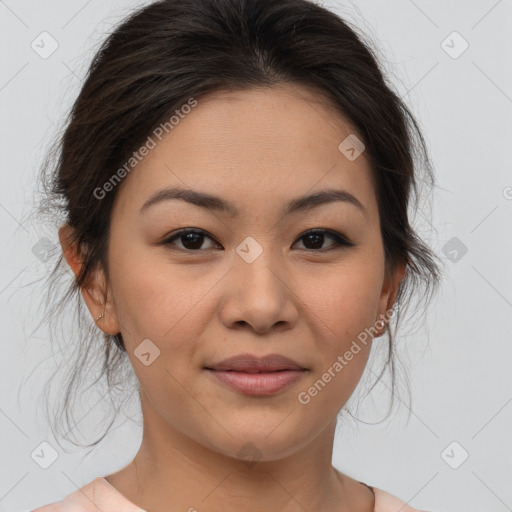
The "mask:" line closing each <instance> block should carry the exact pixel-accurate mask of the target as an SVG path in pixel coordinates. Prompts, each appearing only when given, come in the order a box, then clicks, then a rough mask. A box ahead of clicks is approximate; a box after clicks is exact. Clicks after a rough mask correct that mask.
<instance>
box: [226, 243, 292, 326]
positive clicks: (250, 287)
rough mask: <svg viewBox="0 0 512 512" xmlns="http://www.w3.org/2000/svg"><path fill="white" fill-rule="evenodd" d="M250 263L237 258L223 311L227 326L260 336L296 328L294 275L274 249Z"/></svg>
mask: <svg viewBox="0 0 512 512" xmlns="http://www.w3.org/2000/svg"><path fill="white" fill-rule="evenodd" d="M249 261H250V260H249ZM249 261H247V260H245V259H244V258H242V257H240V256H238V255H236V256H235V258H234V262H233V268H232V270H231V272H230V276H229V284H228V285H227V287H226V290H225V292H224V300H223V302H222V306H221V310H220V315H221V319H222V322H223V324H224V325H225V326H226V327H227V328H230V329H241V328H245V329H250V330H252V331H254V332H255V333H258V334H265V333H267V332H270V331H272V330H274V331H275V330H276V329H277V330H279V331H280V330H287V329H291V328H293V326H294V325H295V324H296V322H297V320H298V318H299V311H298V304H299V302H298V299H297V296H296V294H295V293H294V290H293V282H292V279H291V276H290V274H289V273H288V272H287V271H286V268H285V267H284V265H279V262H277V261H276V258H273V257H272V255H271V254H270V250H269V251H263V253H262V254H261V255H260V256H259V257H258V258H256V259H255V260H254V261H252V262H249Z"/></svg>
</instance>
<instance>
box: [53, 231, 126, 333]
mask: <svg viewBox="0 0 512 512" xmlns="http://www.w3.org/2000/svg"><path fill="white" fill-rule="evenodd" d="M72 235H73V228H71V226H69V225H68V224H64V225H63V226H61V227H60V228H59V240H60V245H61V247H62V253H63V255H64V258H65V260H66V262H67V263H68V265H69V266H70V268H71V270H72V271H73V274H74V275H75V278H77V277H78V275H79V273H80V270H81V269H82V264H83V258H82V255H81V254H79V251H78V249H77V247H76V243H75V242H74V241H73V238H72ZM80 291H81V293H82V296H83V298H84V300H85V303H86V304H87V308H88V309H89V311H90V313H91V315H92V317H93V319H94V321H95V323H96V324H97V326H98V327H99V328H100V329H101V330H102V331H104V332H105V333H107V334H111V335H115V334H117V333H119V332H120V331H121V329H120V328H119V321H118V318H117V313H116V310H115V304H114V302H113V300H112V297H111V295H112V294H111V291H110V289H108V290H107V283H106V279H105V274H104V272H103V271H102V270H100V269H97V270H95V271H94V272H93V275H92V276H91V277H90V278H89V279H88V281H87V284H86V285H84V286H83V287H81V288H80ZM102 313H103V316H102V317H101V318H100V319H98V317H99V316H100V315H101V314H102Z"/></svg>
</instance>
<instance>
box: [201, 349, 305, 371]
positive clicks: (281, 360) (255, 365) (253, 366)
mask: <svg viewBox="0 0 512 512" xmlns="http://www.w3.org/2000/svg"><path fill="white" fill-rule="evenodd" d="M205 368H206V369H208V370H224V371H226V370H233V371H238V372H247V373H256V372H275V371H279V370H305V369H306V368H304V367H303V366H301V365H300V364H299V363H297V362H296V361H294V360H293V359H290V358H288V357H285V356H282V355H279V354H269V355H267V356H264V357H257V356H253V355H251V354H240V355H237V356H233V357H229V358H228V359H224V360H223V361H220V362H218V363H215V364H212V365H209V366H206V367H205Z"/></svg>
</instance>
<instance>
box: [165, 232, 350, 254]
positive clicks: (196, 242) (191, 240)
mask: <svg viewBox="0 0 512 512" xmlns="http://www.w3.org/2000/svg"><path fill="white" fill-rule="evenodd" d="M326 238H330V239H331V240H334V243H333V244H331V245H330V246H328V247H327V248H323V249H322V246H323V244H324V242H325V240H326ZM205 239H209V240H211V241H213V242H215V243H214V244H213V245H210V247H206V248H204V247H203V248H202V249H201V247H202V245H203V244H204V241H205ZM298 240H304V241H305V242H304V243H305V245H306V246H309V247H305V250H313V251H315V252H327V251H332V250H334V249H337V248H341V247H353V246H354V245H355V244H353V243H352V242H350V241H349V240H348V239H347V238H346V237H344V236H343V235H341V234H340V233H337V232H335V231H330V230H327V229H312V230H310V231H307V232H306V233H304V234H303V235H302V236H301V237H300V238H299V239H298ZM175 242H179V243H180V244H181V246H180V245H179V244H177V243H175ZM162 244H163V245H175V246H177V248H178V250H183V251H196V252H197V251H200V250H208V249H214V248H222V246H221V245H220V244H219V243H218V242H217V241H216V240H215V239H214V238H213V237H211V236H210V235H208V234H207V232H206V231H204V230H202V229H192V228H185V229H181V230H180V231H178V232H176V233H174V234H173V235H172V236H171V237H170V238H168V239H166V240H164V241H163V242H162Z"/></svg>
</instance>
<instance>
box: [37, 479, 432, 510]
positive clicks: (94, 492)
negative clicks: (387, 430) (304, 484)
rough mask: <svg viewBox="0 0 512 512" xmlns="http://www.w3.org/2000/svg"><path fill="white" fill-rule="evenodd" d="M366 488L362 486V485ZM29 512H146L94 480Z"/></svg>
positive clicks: (393, 505)
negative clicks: (53, 501)
mask: <svg viewBox="0 0 512 512" xmlns="http://www.w3.org/2000/svg"><path fill="white" fill-rule="evenodd" d="M365 485H366V484H365ZM371 489H372V490H373V492H374V494H375V512H428V511H426V510H417V509H415V508H411V507H409V506H408V505H407V504H406V503H404V502H403V501H402V500H400V499H399V498H397V497H396V496H393V495H391V494H389V493H387V492H386V491H383V490H381V489H377V488H376V487H371ZM32 512H147V511H146V510H144V509H142V508H140V507H137V506H136V505H134V504H133V503H131V502H130V501H128V500H127V499H126V498H125V497H124V496H123V495H122V494H121V493H120V492H119V491H118V490H117V489H115V488H114V487H112V486H111V485H110V484H109V483H108V482H107V481H106V480H105V479H104V478H102V477H98V478H96V479H95V480H93V481H92V482H90V483H89V484H87V485H85V486H84V487H82V488H81V489H79V490H78V491H75V492H73V493H72V494H70V495H69V496H67V497H66V498H65V499H64V500H63V501H59V502H57V503H52V504H50V505H45V506H44V507H40V508H36V509H35V510H33V511H32Z"/></svg>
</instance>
